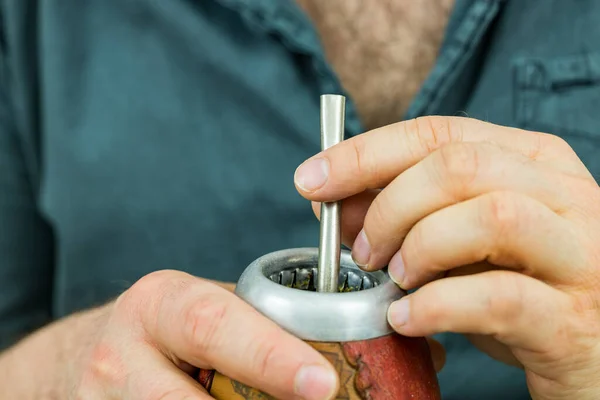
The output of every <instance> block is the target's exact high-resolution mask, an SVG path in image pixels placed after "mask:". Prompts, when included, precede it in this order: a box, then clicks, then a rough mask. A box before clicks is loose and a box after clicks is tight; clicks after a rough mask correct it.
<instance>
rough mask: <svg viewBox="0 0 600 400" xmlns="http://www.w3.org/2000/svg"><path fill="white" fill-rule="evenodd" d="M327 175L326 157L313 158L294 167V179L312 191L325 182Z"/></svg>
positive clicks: (306, 189) (301, 187) (297, 183)
mask: <svg viewBox="0 0 600 400" xmlns="http://www.w3.org/2000/svg"><path fill="white" fill-rule="evenodd" d="M328 177H329V161H327V159H326V158H313V159H311V160H308V161H306V162H304V163H303V164H302V165H300V166H299V167H298V169H296V174H295V175H294V181H295V182H296V185H297V186H298V187H299V188H300V189H302V190H304V191H306V192H314V191H315V190H317V189H319V188H320V187H321V186H323V185H324V184H325V182H327V178H328Z"/></svg>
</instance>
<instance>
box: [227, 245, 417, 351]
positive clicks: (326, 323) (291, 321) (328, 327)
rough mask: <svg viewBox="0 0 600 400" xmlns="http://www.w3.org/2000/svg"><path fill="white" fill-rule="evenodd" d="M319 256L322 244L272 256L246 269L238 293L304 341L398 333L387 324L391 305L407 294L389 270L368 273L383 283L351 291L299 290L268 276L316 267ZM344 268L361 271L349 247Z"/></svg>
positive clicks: (373, 336)
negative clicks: (394, 280) (305, 267)
mask: <svg viewBox="0 0 600 400" xmlns="http://www.w3.org/2000/svg"><path fill="white" fill-rule="evenodd" d="M318 257H319V249H318V248H296V249H286V250H280V251H276V252H273V253H269V254H266V255H264V256H262V257H260V258H258V259H256V260H255V261H254V262H253V263H252V264H250V265H249V266H248V267H247V268H246V270H245V271H244V273H243V274H242V276H241V277H240V279H239V281H238V283H237V286H236V290H235V292H236V294H237V295H238V296H239V297H240V298H242V299H243V300H245V301H246V302H247V303H249V304H250V305H252V306H253V307H254V308H255V309H257V310H258V311H259V312H260V313H262V314H263V315H265V316H266V317H267V318H269V319H271V320H272V321H274V322H275V323H277V324H278V325H279V326H281V327H282V328H283V329H285V330H287V331H288V332H290V333H292V334H293V335H295V336H297V337H299V338H300V339H303V340H310V341H322V342H346V341H353V340H366V339H372V338H376V337H380V336H385V335H387V334H390V333H392V332H393V330H392V329H391V327H390V325H389V324H388V322H387V309H388V307H389V305H390V304H391V303H392V302H393V301H395V300H398V299H399V298H401V297H402V296H403V295H405V294H406V293H405V292H404V291H403V290H401V289H400V288H399V287H398V286H397V285H396V284H395V283H394V282H393V281H392V280H391V279H390V278H389V275H388V274H387V272H384V271H377V272H368V273H366V274H367V275H368V276H369V277H370V278H371V279H374V280H376V281H377V282H378V285H377V286H375V287H373V288H369V289H365V290H361V291H355V292H347V293H320V292H311V291H305V290H299V289H293V288H289V287H286V286H283V285H280V284H278V283H276V282H273V281H272V280H271V279H269V278H268V277H269V276H271V275H272V274H274V273H277V272H280V271H282V270H286V269H290V268H294V267H303V266H309V265H312V266H316V265H317V263H318ZM340 266H341V268H345V269H349V270H357V271H361V270H360V269H359V268H358V266H357V265H356V264H355V263H354V261H352V256H351V254H350V252H349V251H347V250H342V253H341V257H340ZM361 272H362V273H363V274H365V272H363V271H361Z"/></svg>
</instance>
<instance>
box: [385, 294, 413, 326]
mask: <svg viewBox="0 0 600 400" xmlns="http://www.w3.org/2000/svg"><path fill="white" fill-rule="evenodd" d="M409 314H410V304H409V300H408V297H403V298H402V299H400V300H398V301H395V302H393V303H392V304H391V305H390V308H388V322H389V323H390V325H392V326H393V327H398V326H402V325H404V324H406V323H407V322H408V317H409Z"/></svg>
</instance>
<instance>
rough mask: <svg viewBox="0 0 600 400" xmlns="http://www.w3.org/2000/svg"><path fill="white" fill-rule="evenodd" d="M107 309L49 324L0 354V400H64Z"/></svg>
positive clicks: (84, 313)
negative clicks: (6, 399)
mask: <svg viewBox="0 0 600 400" xmlns="http://www.w3.org/2000/svg"><path fill="white" fill-rule="evenodd" d="M108 307H109V306H102V307H99V308H96V309H93V310H90V311H86V312H81V313H78V314H75V315H72V316H70V317H67V318H65V319H63V320H60V321H57V322H55V323H52V324H50V325H48V326H46V327H44V328H42V329H40V330H38V331H37V332H35V333H33V334H31V335H30V336H28V337H26V338H25V339H23V340H22V341H21V342H19V343H17V344H16V345H14V346H13V347H11V348H9V349H8V350H6V351H5V352H4V353H2V354H0V398H18V399H22V400H29V399H31V400H33V399H41V398H43V399H67V398H69V393H70V392H72V390H73V386H74V384H73V382H76V379H77V374H78V373H79V368H78V365H79V364H80V363H81V360H82V359H84V358H85V357H86V356H87V354H88V353H89V349H90V348H91V347H92V345H93V342H94V340H95V338H96V337H97V335H98V333H99V332H100V331H101V328H102V326H103V325H104V323H105V321H106V319H107V316H108Z"/></svg>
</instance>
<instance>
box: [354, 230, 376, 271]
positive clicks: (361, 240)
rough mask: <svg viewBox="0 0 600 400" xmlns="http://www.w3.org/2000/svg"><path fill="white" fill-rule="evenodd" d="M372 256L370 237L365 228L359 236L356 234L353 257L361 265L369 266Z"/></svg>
mask: <svg viewBox="0 0 600 400" xmlns="http://www.w3.org/2000/svg"><path fill="white" fill-rule="evenodd" d="M370 257H371V245H370V244H369V239H368V238H367V234H366V233H365V230H364V229H363V230H361V231H360V233H359V234H358V236H356V240H355V241H354V245H353V246H352V259H353V260H354V262H355V263H356V265H358V266H359V267H362V268H368V266H369V258H370Z"/></svg>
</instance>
